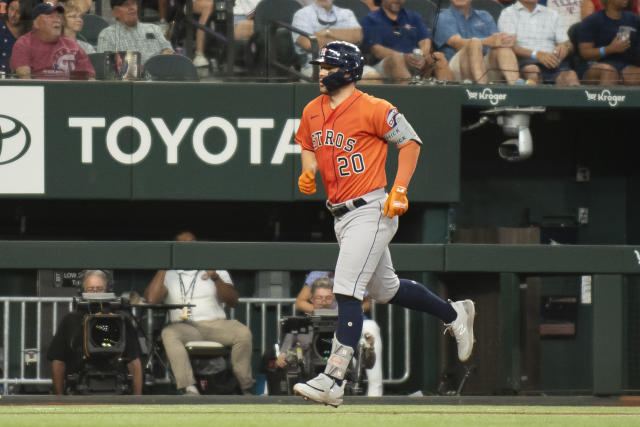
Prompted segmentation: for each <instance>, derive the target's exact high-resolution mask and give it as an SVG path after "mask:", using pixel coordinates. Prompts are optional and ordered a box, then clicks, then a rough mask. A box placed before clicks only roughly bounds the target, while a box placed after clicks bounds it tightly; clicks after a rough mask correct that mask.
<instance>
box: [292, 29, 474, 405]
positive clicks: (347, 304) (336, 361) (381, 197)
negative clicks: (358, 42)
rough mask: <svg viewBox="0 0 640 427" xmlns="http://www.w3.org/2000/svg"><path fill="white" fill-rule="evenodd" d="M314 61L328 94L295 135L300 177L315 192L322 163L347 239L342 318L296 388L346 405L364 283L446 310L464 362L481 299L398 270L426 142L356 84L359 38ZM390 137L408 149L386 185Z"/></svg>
mask: <svg viewBox="0 0 640 427" xmlns="http://www.w3.org/2000/svg"><path fill="white" fill-rule="evenodd" d="M311 63H312V64H318V65H320V82H319V86H320V93H321V95H320V96H319V97H317V98H315V99H314V100H312V101H311V102H309V104H307V106H306V107H305V109H304V111H303V113H302V119H301V121H300V127H299V128H298V132H297V134H296V136H295V141H296V143H298V144H300V146H301V147H302V153H301V160H302V174H301V175H300V178H299V179H298V187H299V188H300V191H301V192H302V193H304V194H313V193H315V191H316V182H315V175H316V172H318V171H319V172H320V176H321V179H322V184H323V185H324V188H325V190H326V192H327V195H328V200H327V202H326V204H327V208H328V209H329V211H330V212H331V213H332V214H333V216H334V229H335V233H336V237H337V239H338V244H339V245H340V253H339V255H338V261H337V264H336V268H335V276H334V287H333V292H334V294H335V295H336V300H337V301H338V326H337V329H336V333H335V335H334V339H333V345H332V349H331V356H330V357H329V360H328V361H327V366H326V369H325V371H324V373H321V374H320V375H318V376H317V377H315V378H313V379H311V380H309V381H307V382H306V383H298V384H296V385H295V386H294V388H293V389H294V392H295V393H296V394H299V395H301V396H303V397H304V398H305V399H311V400H314V401H316V402H320V403H324V404H325V405H331V406H334V407H338V406H339V405H340V404H341V403H342V399H343V395H344V387H345V381H344V376H345V373H346V371H347V367H348V366H349V363H350V361H351V358H352V357H353V353H354V349H355V348H357V344H358V340H359V339H360V335H361V331H362V322H363V319H362V298H363V295H364V293H365V290H367V291H368V293H369V295H371V297H372V298H374V299H375V300H377V301H379V302H382V303H387V302H388V303H391V304H397V305H400V306H402V307H407V308H411V309H415V310H420V311H423V312H427V313H431V314H434V315H435V316H437V317H439V318H440V319H442V320H443V321H444V322H445V326H447V329H448V330H449V331H450V332H451V333H452V335H453V336H454V337H455V339H456V342H457V345H458V357H459V359H460V360H461V361H463V362H464V361H466V360H468V359H469V357H470V356H471V351H472V349H473V342H474V339H473V321H474V317H475V307H474V303H473V301H471V300H464V301H457V302H453V303H448V302H446V301H444V300H442V299H441V298H439V297H438V296H436V295H435V294H433V293H431V292H430V291H429V290H428V289H427V288H426V287H425V286H423V285H422V284H420V283H417V282H414V281H412V280H405V279H399V278H398V276H396V273H395V271H394V269H393V264H392V262H391V256H390V254H389V248H388V245H389V242H390V241H391V239H392V238H393V236H394V234H395V233H396V230H397V228H398V216H400V215H402V214H403V213H405V212H406V211H407V209H408V207H409V202H408V200H407V187H408V186H409V181H410V180H411V176H412V175H413V172H414V170H415V167H416V164H417V162H418V156H419V154H420V146H421V145H422V141H421V140H420V138H419V137H418V135H417V134H416V133H415V131H414V130H413V128H412V127H411V125H410V124H409V122H408V121H407V119H406V118H405V117H404V116H403V115H402V114H400V113H399V112H398V110H397V109H396V108H395V107H394V106H393V105H391V104H390V103H389V102H387V101H385V100H383V99H379V98H375V97H373V96H371V95H368V94H366V93H363V92H361V91H359V90H358V89H356V81H358V80H360V79H361V77H362V69H363V65H364V59H363V57H362V54H361V53H360V50H359V49H358V48H357V47H356V46H355V45H353V44H351V43H347V42H343V41H335V42H330V43H328V44H327V45H326V46H325V47H324V48H323V49H322V50H321V51H320V56H319V58H317V59H314V60H313V61H311ZM387 144H391V145H395V146H396V148H398V149H399V150H400V152H399V157H398V170H397V173H396V178H395V182H394V184H393V187H392V189H391V191H390V192H389V194H388V195H387V194H386V193H385V186H386V185H387V179H386V176H385V163H386V158H387Z"/></svg>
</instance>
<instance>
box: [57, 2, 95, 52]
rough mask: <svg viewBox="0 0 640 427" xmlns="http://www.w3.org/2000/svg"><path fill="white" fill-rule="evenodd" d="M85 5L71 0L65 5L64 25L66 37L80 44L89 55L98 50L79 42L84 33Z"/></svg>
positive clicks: (82, 41)
mask: <svg viewBox="0 0 640 427" xmlns="http://www.w3.org/2000/svg"><path fill="white" fill-rule="evenodd" d="M83 6H84V5H83V4H82V3H80V2H78V1H77V0H69V1H67V2H65V3H64V16H63V19H62V25H63V27H64V35H65V36H67V37H69V38H72V39H74V40H75V41H77V42H78V44H79V45H80V47H81V48H82V49H83V50H84V51H85V52H86V53H87V55H88V54H90V53H95V52H96V49H95V48H94V47H93V46H91V45H90V44H89V43H87V42H86V41H84V40H78V39H77V36H78V33H79V32H80V31H82V26H83V25H84V21H83V19H82V14H83V12H82V7H83Z"/></svg>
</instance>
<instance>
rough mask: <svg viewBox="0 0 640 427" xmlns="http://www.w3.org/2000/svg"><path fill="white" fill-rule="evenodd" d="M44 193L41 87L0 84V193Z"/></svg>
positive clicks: (42, 97) (42, 96) (42, 90)
mask: <svg viewBox="0 0 640 427" xmlns="http://www.w3.org/2000/svg"><path fill="white" fill-rule="evenodd" d="M44 192H45V186H44V87H42V86H0V194H44Z"/></svg>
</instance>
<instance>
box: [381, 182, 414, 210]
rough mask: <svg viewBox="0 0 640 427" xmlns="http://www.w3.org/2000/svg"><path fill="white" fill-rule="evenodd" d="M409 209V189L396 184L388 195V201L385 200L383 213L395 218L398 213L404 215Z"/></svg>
mask: <svg viewBox="0 0 640 427" xmlns="http://www.w3.org/2000/svg"><path fill="white" fill-rule="evenodd" d="M407 209H409V200H408V199H407V189H406V188H404V187H402V186H400V185H394V186H393V188H392V189H391V191H390V192H389V195H388V196H387V201H386V202H384V211H383V212H382V214H383V215H384V216H388V217H389V218H393V217H394V216H396V215H398V216H400V215H402V214H403V213H405V212H406V211H407Z"/></svg>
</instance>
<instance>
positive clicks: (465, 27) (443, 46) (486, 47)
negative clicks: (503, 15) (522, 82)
mask: <svg viewBox="0 0 640 427" xmlns="http://www.w3.org/2000/svg"><path fill="white" fill-rule="evenodd" d="M515 41H516V38H515V36H514V35H513V34H508V33H499V32H498V27H497V26H496V23H495V21H494V20H493V17H492V16H491V15H490V14H489V12H486V11H484V10H478V9H474V8H472V7H471V0H452V1H451V6H450V7H449V8H448V9H445V10H444V11H442V12H441V13H440V15H439V16H438V26H437V29H436V34H435V36H434V42H435V44H436V47H437V48H438V49H439V50H440V51H442V52H443V53H444V54H445V56H446V57H447V60H448V61H449V67H450V68H451V71H452V72H453V76H454V79H455V80H458V81H462V80H472V81H474V82H477V83H482V84H485V83H488V82H489V81H499V80H506V81H507V83H509V84H513V83H514V82H515V81H516V80H517V79H518V77H519V72H518V60H517V59H516V56H515V54H514V53H513V49H512V48H513V46H514V44H515Z"/></svg>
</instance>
